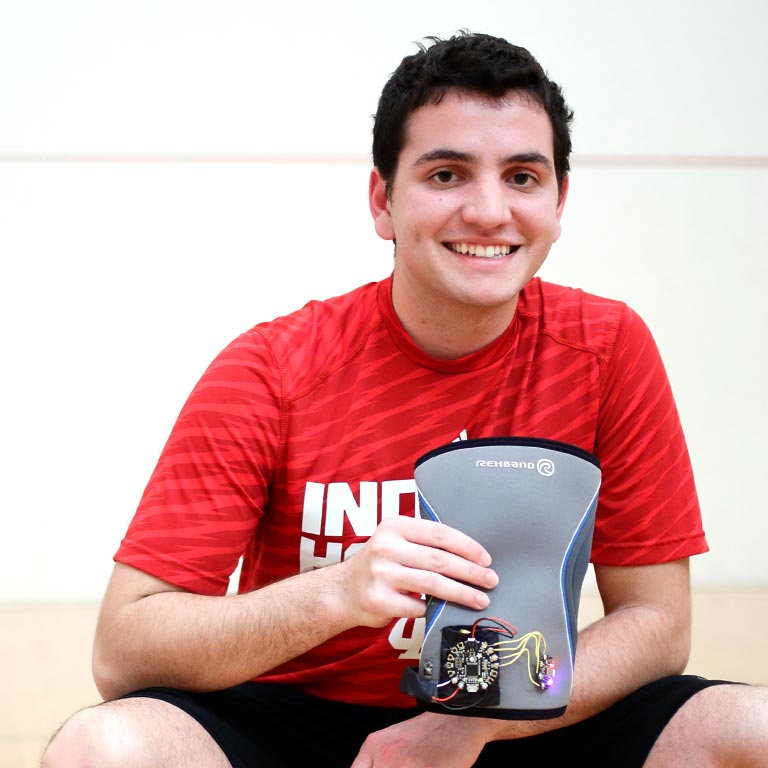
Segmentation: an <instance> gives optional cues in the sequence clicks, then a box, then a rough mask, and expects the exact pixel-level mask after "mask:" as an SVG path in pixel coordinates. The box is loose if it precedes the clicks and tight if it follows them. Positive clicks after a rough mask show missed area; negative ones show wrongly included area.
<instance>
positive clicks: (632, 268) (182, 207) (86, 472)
mask: <svg viewBox="0 0 768 768" xmlns="http://www.w3.org/2000/svg"><path fill="white" fill-rule="evenodd" d="M766 24H768V6H766V5H765V4H764V3H762V2H760V1H759V0H754V1H753V2H748V1H747V0H736V1H735V2H734V1H731V2H724V1H722V2H721V1H719V0H718V1H717V2H715V1H714V0H710V1H709V2H694V0H685V1H681V2H677V3H675V2H669V1H667V2H661V1H660V0H646V2H644V3H642V4H634V5H628V4H619V3H611V2H596V1H595V2H569V0H560V1H558V2H556V1H554V0H552V1H550V2H539V3H530V2H510V1H509V0H507V1H506V2H491V1H490V0H475V2H474V3H472V4H468V3H466V2H465V1H464V0H462V2H453V1H452V0H451V1H450V2H449V1H448V0H439V1H438V2H433V1H431V0H430V1H428V2H426V1H422V2H418V3H414V2H403V1H402V0H396V1H395V2H389V3H387V4H375V5H374V4H366V3H362V2H359V1H358V2H341V1H340V0H336V2H326V3H314V2H294V3H293V4H291V5H285V6H277V5H275V6H272V5H266V4H264V3H257V2H245V1H244V0H231V1H230V0H227V1H226V2H214V0H172V1H171V0H155V1H154V2H148V1H138V0H133V1H132V2H117V1H116V0H69V2H53V1H52V0H51V1H49V2H44V1H43V0H25V2H20V1H18V0H16V1H14V0H0V324H1V327H2V336H0V343H1V344H2V352H3V355H2V375H1V376H0V409H1V411H0V434H2V440H1V441H0V473H1V474H0V516H2V530H1V532H0V600H22V599H35V600H46V599H90V598H94V597H98V596H99V595H100V594H101V592H102V590H103V588H104V585H105V583H106V580H107V578H108V575H109V572H110V570H111V555H112V553H113V552H114V550H115V549H116V547H117V544H118V543H119V540H120V537H121V536H122V534H123V532H124V530H125V527H126V525H127V523H128V521H129V520H130V517H131V515H132V513H133V509H134V508H135V505H136V503H137V501H138V498H139V496H140V494H141V491H142V490H143V487H144V483H145V482H146V480H147V479H148V477H149V473H150V472H151V470H152V467H153V465H154V462H155V460H156V458H157V455H158V453H159V451H160V449H161V447H162V444H163V442H164V440H165V438H166V436H167V433H168V431H169V429H170V427H171V425H172V423H173V420H174V419H175V416H176V414H177V412H178V409H179V407H180V406H181V404H182V402H183V399H184V398H185V396H186V394H187V393H188V391H189V389H190V388H191V387H192V385H193V384H194V381H195V380H196V378H197V377H198V376H199V374H200V373H201V372H202V370H203V368H204V367H205V366H206V365H207V363H208V362H209V360H210V358H211V357H212V356H213V355H214V354H215V353H216V352H217V351H218V350H219V349H220V348H221V347H222V346H223V345H224V344H225V343H227V342H228V341H229V340H230V339H231V338H232V337H233V336H235V335H236V334H238V333H239V332H240V331H241V330H244V329H245V328H248V327H250V326H251V325H253V324H254V323H256V322H258V321H261V320H265V319H269V318H271V317H273V316H275V315H276V314H279V313H282V312H286V311H290V310H291V309H293V308H295V307H297V306H299V305H300V304H302V303H303V302H305V301H306V300H307V299H309V298H311V297H323V296H328V295H332V294H338V293H341V292H343V291H344V290H346V289H348V288H351V287H352V286H354V285H357V284H359V283H360V282H363V281H367V280H374V279H378V278H380V277H382V276H383V275H385V274H387V272H388V271H389V269H390V267H391V256H390V248H389V245H388V244H385V243H383V242H381V241H378V240H377V239H376V237H375V234H374V232H373V228H372V226H371V223H370V220H369V214H368V209H367V200H366V188H367V175H368V166H369V159H368V158H369V142H370V129H371V119H370V115H371V113H372V112H373V111H374V110H375V107H376V100H377V97H378V93H379V90H380V88H381V86H382V85H383V82H384V80H385V79H386V77H387V76H388V74H389V72H390V71H391V70H392V69H394V67H395V66H396V65H397V63H398V61H399V60H400V58H401V57H402V56H404V55H406V54H408V53H411V52H413V50H414V46H413V45H412V41H413V40H417V39H420V38H422V37H423V36H425V35H428V34H438V35H443V36H444V35H448V34H451V33H452V32H454V31H455V30H456V29H459V28H461V27H469V28H471V29H473V30H476V31H488V32H491V33H494V34H500V35H503V36H506V37H507V38H509V39H510V40H513V41H514V42H518V43H520V44H522V45H526V46H527V47H529V48H530V49H531V50H532V51H533V53H534V54H535V55H537V56H538V57H539V59H540V60H541V61H542V63H543V64H544V65H545V67H546V68H547V69H548V70H549V72H550V74H551V76H552V77H553V78H555V79H556V80H557V81H559V82H561V84H562V85H563V87H564V90H565V93H566V96H567V98H568V100H569V102H570V103H571V104H572V106H573V107H574V108H575V109H576V114H577V117H576V124H575V132H574V139H575V151H576V152H575V157H574V162H573V166H574V169H573V175H572V184H571V195H570V199H569V202H568V206H567V210H566V215H565V220H564V235H563V237H562V239H561V241H560V242H559V243H558V244H557V245H556V247H555V249H554V250H553V253H552V255H551V257H550V261H549V262H548V263H547V265H545V268H544V271H543V275H544V276H545V277H547V278H548V279H552V280H557V281H560V282H565V283H568V284H571V285H579V286H581V287H584V288H586V289H588V290H591V291H593V292H597V293H604V294H607V295H611V296H614V297H617V298H623V299H625V300H628V301H629V302H630V303H631V304H632V305H633V306H634V307H635V308H636V309H638V310H639V311H640V312H641V314H642V315H643V316H644V317H645V319H646V320H647V321H648V323H649V325H650V326H651V328H652V329H653V331H654V333H655V335H656V338H657V340H658V342H659V345H660V347H661V349H662V352H663V354H664V357H665V361H666V364H667V367H668V370H669V373H670V377H671V379H672V383H673V387H674V389H675V392H676V394H677V398H678V402H679V406H680V410H681V413H682V417H683V422H684V426H685V428H686V432H687V435H688V438H689V444H690V449H691V453H692V456H693V460H694V466H695V469H696V472H697V479H698V485H699V488H700V492H701V499H702V504H703V508H704V515H705V526H706V529H707V531H708V534H709V540H710V544H711V546H712V549H713V552H712V553H711V554H709V555H706V556H703V557H700V558H697V559H696V562H695V563H694V578H695V582H696V584H699V585H729V586H730V585H740V584H761V585H766V584H768V566H767V565H766V559H765V557H764V555H763V551H764V549H765V545H764V543H763V542H764V541H765V540H766V539H767V538H768V523H767V522H766V520H767V519H768V516H767V515H766V514H765V513H766V502H765V494H764V481H763V477H764V475H765V472H764V470H763V464H764V455H765V451H764V448H763V445H762V443H763V439H762V438H763V435H764V434H766V432H768V409H767V408H766V405H765V402H764V399H763V398H764V395H763V393H764V392H765V391H766V383H767V382H766V378H767V376H766V351H765V342H764V341H763V337H764V335H765V332H766V331H767V330H768V310H766V302H765V299H764V296H763V294H764V290H763V286H764V284H765V281H766V276H768V269H767V268H766V257H767V256H768V236H767V235H766V232H765V227H764V226H763V219H764V210H765V208H766V203H767V202H768V199H767V195H766V188H767V187H768V136H766V131H765V128H764V126H765V123H766V118H768V108H766V106H765V75H766V71H768V70H767V65H768V54H766V50H765V45H764V44H763V40H762V34H763V30H764V29H765V28H766ZM649 461H652V457H649Z"/></svg>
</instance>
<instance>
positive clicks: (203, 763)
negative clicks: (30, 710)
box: [43, 698, 230, 768]
mask: <svg viewBox="0 0 768 768" xmlns="http://www.w3.org/2000/svg"><path fill="white" fill-rule="evenodd" d="M71 765H99V766H103V767H104V768H111V767H112V766H115V767H117V766H120V768H151V767H152V766H157V765H163V766H168V768H187V767H188V766H190V765H195V766H200V768H229V765H230V764H229V762H228V760H227V758H226V756H225V755H224V753H223V752H222V750H221V749H220V748H219V747H218V745H217V744H216V742H215V741H214V740H213V739H212V738H211V737H210V735H209V734H208V733H207V732H206V730H205V729H204V728H203V727H201V725H200V724H199V723H198V722H197V721H196V720H195V719H194V718H192V717H190V716H189V715H187V714H186V713H185V712H184V711H183V710H180V709H179V708H177V707H174V706H172V705H171V704H169V703H167V702H164V701H158V700H154V699H142V698H134V699H124V700H118V701H110V702H106V703H104V704H99V705H97V706H94V707H89V708H87V709H83V710H81V711H80V712H78V713H76V714H75V715H73V716H72V717H71V718H70V719H69V720H68V721H67V722H66V723H64V725H63V726H62V727H61V728H60V729H59V731H58V732H57V733H56V734H55V735H54V737H53V738H52V739H51V742H50V744H49V745H48V748H47V750H46V752H45V756H44V758H43V766H44V767H45V768H58V767H59V766H62V768H64V767H65V766H71Z"/></svg>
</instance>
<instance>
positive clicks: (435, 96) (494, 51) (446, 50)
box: [373, 30, 573, 191]
mask: <svg viewBox="0 0 768 768" xmlns="http://www.w3.org/2000/svg"><path fill="white" fill-rule="evenodd" d="M426 39H427V40H429V41H430V45H429V46H426V45H423V44H421V43H417V45H418V46H419V51H418V53H415V54H413V55H412V56H406V57H405V58H404V59H403V60H402V62H400V66H399V67H398V68H397V69H396V70H395V71H394V72H393V73H392V75H391V77H390V78H389V80H388V81H387V83H386V85H385V86H384V89H383V90H382V92H381V96H380V98H379V104H378V108H377V110H376V115H375V116H374V125H373V163H374V165H375V166H376V167H377V168H378V169H379V173H380V174H381V176H382V178H383V179H384V180H385V182H386V184H387V190H388V191H391V188H392V182H393V181H394V176H395V171H396V170H397V162H398V159H399V157H400V152H401V150H402V148H403V144H404V142H405V128H406V124H407V120H408V116H409V115H410V114H411V112H413V111H414V110H416V109H418V108H419V107H422V106H424V105H425V104H438V103H439V102H440V101H441V100H442V98H443V96H444V95H445V94H446V92H447V91H449V90H462V91H467V92H470V93H478V94H482V95H485V96H488V97H489V98H492V99H501V98H502V97H503V96H504V95H505V94H507V93H508V92H509V91H517V92H518V93H524V94H527V96H528V97H529V98H531V99H533V100H534V101H535V102H536V103H538V104H539V105H540V106H541V107H542V108H543V109H544V111H545V112H546V113H547V116H548V117H549V120H550V123H551V124H552V133H553V137H554V162H555V173H556V175H557V182H558V186H559V187H560V189H562V185H563V180H564V179H565V177H566V176H567V175H568V171H569V170H570V162H569V157H570V154H571V133H570V126H571V121H572V120H573V112H572V111H571V110H570V109H569V108H568V105H567V104H566V103H565V99H564V98H563V94H562V91H561V90H560V87H559V86H558V85H557V83H554V82H553V81H552V80H550V79H549V78H548V77H547V74H546V72H544V70H543V69H542V68H541V65H540V64H539V63H538V62H537V61H536V59H535V58H534V57H533V56H532V55H531V54H530V53H529V52H528V51H527V50H526V49H525V48H521V47H519V46H517V45H512V44H511V43H509V42H507V41H506V40H504V39H503V38H501V37H492V36H491V35H484V34H477V33H471V32H469V31H467V30H463V31H462V32H460V33H459V34H457V35H455V36H453V37H451V38H449V39H447V40H441V39H440V38H438V37H428V38H426Z"/></svg>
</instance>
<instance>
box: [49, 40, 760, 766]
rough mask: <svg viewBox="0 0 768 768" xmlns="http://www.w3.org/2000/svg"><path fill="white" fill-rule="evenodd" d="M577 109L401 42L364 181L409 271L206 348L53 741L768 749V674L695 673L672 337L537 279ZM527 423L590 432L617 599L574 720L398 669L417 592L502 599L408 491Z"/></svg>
mask: <svg viewBox="0 0 768 768" xmlns="http://www.w3.org/2000/svg"><path fill="white" fill-rule="evenodd" d="M570 118H571V115H570V112H569V110H568V108H567V107H566V105H565V103H564V101H563V98H562V95H561V94H560V91H559V89H558V87H557V86H556V85H555V84H554V83H552V82H550V81H549V80H548V79H547V78H546V76H545V74H544V72H543V71H542V69H541V68H540V67H539V65H538V64H537V63H536V62H535V60H534V59H533V58H532V57H531V56H530V54H529V53H528V52H527V51H525V50H524V49H521V48H517V47H515V46H512V45H510V44H508V43H507V42H506V41H504V40H500V39H498V38H492V37H489V36H484V35H460V36H457V37H455V38H452V39H450V40H447V41H436V42H434V44H433V45H432V46H431V47H430V48H428V49H424V50H421V51H420V52H419V53H417V54H416V55H414V56H411V57H408V58H406V59H405V60H404V61H403V62H402V63H401V65H400V67H399V68H398V70H397V71H396V72H395V73H394V75H393V76H392V78H391V79H390V81H389V82H388V83H387V85H386V87H385V89H384V92H383V93H382V97H381V101H380V104H379V109H378V112H377V118H376V126H375V129H374V163H375V165H376V167H375V168H374V170H373V172H372V174H371V182H370V207H371V212H372V214H373V218H374V221H375V226H376V231H377V232H378V234H379V235H380V236H381V237H383V238H385V239H390V240H393V241H394V242H395V243H396V252H395V264H394V271H393V274H392V276H391V277H390V278H388V279H386V280H384V281H382V282H381V283H378V284H374V285H367V286H363V287H362V288H360V289H358V290H356V291H354V292H352V293H351V294H349V295H347V296H342V297H339V298H336V299H332V300H329V301H326V302H317V303H311V304H309V305H308V306H307V307H305V308H304V309H302V310H300V311H299V312H296V313H294V314H293V315H290V316H288V317H285V318H279V319H277V320H275V321H273V322H271V323H265V324H262V325H259V326H256V327H255V328H254V329H252V330H251V331H250V332H248V333H246V334H244V335H243V336H241V337H240V338H239V339H237V340H236V341H235V342H233V343H232V344H231V345H230V346H229V347H228V348H227V349H226V350H225V351H224V352H223V353H222V354H221V355H220V356H219V357H218V358H217V359H216V360H215V361H214V363H213V364H212V365H211V367H210V368H209V369H208V371H207V372H206V373H205V374H204V376H203V377H202V379H201V381H200V382H199V384H198V385H197V387H196V388H195V390H194V391H193V393H192V395H191V396H190V398H189V400H188V402H187V403H186V405H185V406H184V409H183V411H182V413H181V415H180V417H179V420H178V422H177V424H176V426H175V427H174V430H173V433H172V435H171V437H170V439H169V442H168V444H167V446H166V448H165V450H164V452H163V455H162V457H161V459H160V461H159V464H158V466H157V469H156V470H155V473H154V474H153V476H152V478H151V480H150V483H149V485H148V487H147V490H146V492H145V494H144V497H143V499H142V502H141V505H140V507H139V510H138V512H137V514H136V517H135V518H134V520H133V522H132V524H131V526H130V528H129V531H128V533H127V535H126V538H125V539H124V541H123V543H122V545H121V547H120V549H119V551H118V553H117V555H116V561H117V564H116V567H115V572H114V575H113V578H112V581H111V583H110V586H109V589H108V592H107V595H106V598H105V601H104V606H103V609H102V613H101V617H100V620H99V626H98V630H97V637H96V643H95V652H94V672H95V676H96V680H97V683H98V686H99V689H100V691H101V692H102V694H103V695H104V697H105V699H107V700H108V701H107V703H105V704H102V705H99V706H97V707H94V708H90V709H87V710H84V711H82V712H80V713H78V714H77V715H75V716H74V717H73V718H72V719H71V720H70V721H69V722H68V723H66V724H65V726H64V727H63V728H62V730H61V731H60V732H59V733H58V734H57V736H56V737H55V738H54V739H53V741H52V743H51V745H50V747H49V749H48V751H47V753H46V755H45V758H44V765H45V766H85V765H99V766H111V765H120V766H150V765H152V766H157V765H162V766H189V765H195V766H211V767H214V766H226V765H233V766H235V767H236V768H240V767H241V766H271V765H286V766H288V765H323V766H350V765H351V766H353V768H368V767H369V766H398V768H402V767H403V766H430V765H439V766H442V767H443V768H451V767H455V768H468V767H469V766H472V765H480V766H485V765H492V764H493V765H498V764H501V761H503V763H504V764H507V761H509V764H511V761H512V759H515V758H517V759H526V758H527V759H530V760H536V761H539V762H540V761H541V760H542V759H544V760H546V764H547V765H549V766H556V765H557V766H559V765H566V764H567V765H590V766H602V765H605V766H612V767H615V766H641V765H646V766H650V767H652V768H654V767H655V768H658V766H664V767H665V768H670V766H684V765H686V766H687V765H696V766H725V765H727V766H729V767H731V768H733V766H757V765H765V755H766V754H768V695H767V694H766V691H765V689H761V688H754V687H749V686H740V685H732V684H716V683H713V682H710V681H706V680H703V679H701V678H696V677H689V676H682V675H680V673H681V672H682V670H683V668H684V667H685V664H686V661H687V658H688V652H689V631H690V607H689V605H690V595H689V582H688V564H687V559H688V557H689V556H690V555H693V554H697V553H700V552H702V551H705V550H706V543H705V540H704V536H703V532H702V529H701V521H700V515H699V510H698V504H697V500H696V494H695V489H694V485H693V479H692V476H691V470H690V464H689V461H688V456H687V451H686V447H685V442H684V438H683V435H682V431H681V428H680V424H679V420H678V418H677V413H676V409H675V405H674V402H673V400H672V396H671V393H670V390H669V386H668V383H667V380H666V376H665V374H664V371H663V368H662V365H661V362H660V360H659V358H658V354H657V352H656V349H655V346H654V344H653V341H652V339H651V337H650V335H649V333H648V331H647V329H646V328H645V326H644V325H643V323H642V322H641V321H640V320H639V319H638V317H637V316H636V315H635V314H634V313H632V311H631V310H629V309H628V308H627V307H626V306H625V305H623V304H621V303H619V302H614V301H610V300H607V299H600V298H597V297H594V296H590V295H587V294H584V293H582V292H580V291H574V290H571V289H565V288H560V287H558V286H554V285H548V284H544V283H542V282H540V281H539V280H538V279H536V278H534V275H535V273H536V271H537V270H538V268H539V267H540V266H541V264H542V263H543V261H544V259H545V258H546V257H547V254H548V252H549V249H550V247H551V245H552V243H553V242H554V241H555V240H556V239H557V237H558V235H559V233H560V216H561V213H562V210H563V206H564V205H565V202H566V198H567V193H568V156H569V152H570V138H569V123H570ZM508 435H524V436H531V437H543V438H549V439H555V440H560V441H563V442H567V443H571V444H573V445H575V446H578V447H580V448H582V449H585V450H587V451H590V452H592V453H594V454H595V455H596V456H597V457H598V458H599V460H600V462H601V465H602V471H603V484H602V488H601V492H600V499H599V505H598V511H597V520H596V526H595V535H594V541H593V548H592V561H593V562H594V564H595V571H596V575H597V581H598V585H599V588H600V592H601V595H602V598H603V602H604V605H605V613H606V615H605V617H604V618H603V619H601V620H600V621H598V622H596V623H595V624H593V625H592V626H590V627H589V628H587V629H586V630H584V631H583V632H582V633H581V635H580V637H579V643H578V650H577V660H576V667H575V678H574V688H573V694H572V697H571V700H570V703H569V706H568V708H567V711H566V713H565V715H563V716H562V717H559V718H555V719H551V720H534V721H509V720H497V719H490V718H476V717H466V718H465V717H459V716H456V715H454V714H448V713H446V714H441V713H437V712H431V711H421V710H418V709H414V701H413V700H412V699H410V698H409V697H407V696H405V695H404V694H402V693H400V691H399V690H398V682H399V679H400V677H401V673H402V671H403V669H404V668H405V667H406V666H411V665H413V664H414V663H415V659H416V658H417V657H418V649H419V644H420V642H421V638H422V634H423V629H424V623H423V616H424V613H425V606H424V602H423V600H422V599H420V598H419V597H418V595H420V594H422V593H426V594H430V595H434V596H436V597H438V598H440V599H443V600H447V601H452V602H455V603H458V604H460V605H464V606H466V607H468V608H470V609H474V610H477V611H482V609H483V608H485V607H486V606H487V605H488V595H487V594H486V591H487V590H489V589H492V588H493V587H494V586H496V584H497V582H498V577H497V576H496V574H495V572H494V570H493V564H492V563H491V562H490V556H489V555H488V553H487V552H486V551H485V550H484V549H483V547H481V546H480V545H479V544H478V543H477V542H475V541H473V540H472V539H471V538H469V537H468V536H466V535H465V534H463V533H461V532H460V531H458V530H456V529H453V528H449V527H447V526H444V525H442V524H439V523H433V522H430V521H424V520H421V519H419V518H418V516H414V484H413V465H414V461H415V460H416V459H417V458H418V457H419V456H421V455H422V454H424V453H425V452H427V451H429V450H431V449H433V448H435V447H438V446H441V445H444V444H447V443H450V442H452V441H454V440H455V439H457V438H466V437H469V438H475V437H499V436H508ZM648 456H652V457H653V461H652V462H649V461H648V458H647V457H648ZM660 467H663V468H664V469H663V471H662V470H660V469H659V468H660ZM241 555H242V556H243V557H244V562H243V570H242V578H241V584H240V594H239V595H237V596H229V597H227V596H225V592H226V588H227V583H228V577H229V575H230V574H231V572H232V571H233V570H234V568H235V565H236V563H237V561H238V558H239V557H240V556H241ZM479 615H481V614H479ZM761 761H762V762H761Z"/></svg>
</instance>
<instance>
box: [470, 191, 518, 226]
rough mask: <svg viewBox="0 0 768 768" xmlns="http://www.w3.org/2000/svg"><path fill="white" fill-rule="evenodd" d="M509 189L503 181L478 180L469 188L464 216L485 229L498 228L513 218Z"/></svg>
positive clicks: (471, 222)
mask: <svg viewBox="0 0 768 768" xmlns="http://www.w3.org/2000/svg"><path fill="white" fill-rule="evenodd" d="M510 205H511V203H510V199H509V190H508V189H507V188H505V186H504V184H503V182H501V181H500V180H499V181H495V180H494V181H490V180H479V179H478V180H477V181H476V182H475V183H474V184H472V186H471V188H470V189H468V190H467V198H466V200H465V201H464V205H463V206H462V218H463V219H464V221H465V222H466V223H467V224H473V225H475V226H477V227H479V228H481V229H484V230H492V229H498V227H500V226H502V225H504V224H508V223H509V222H510V221H511V220H512V209H511V207H510Z"/></svg>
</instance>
